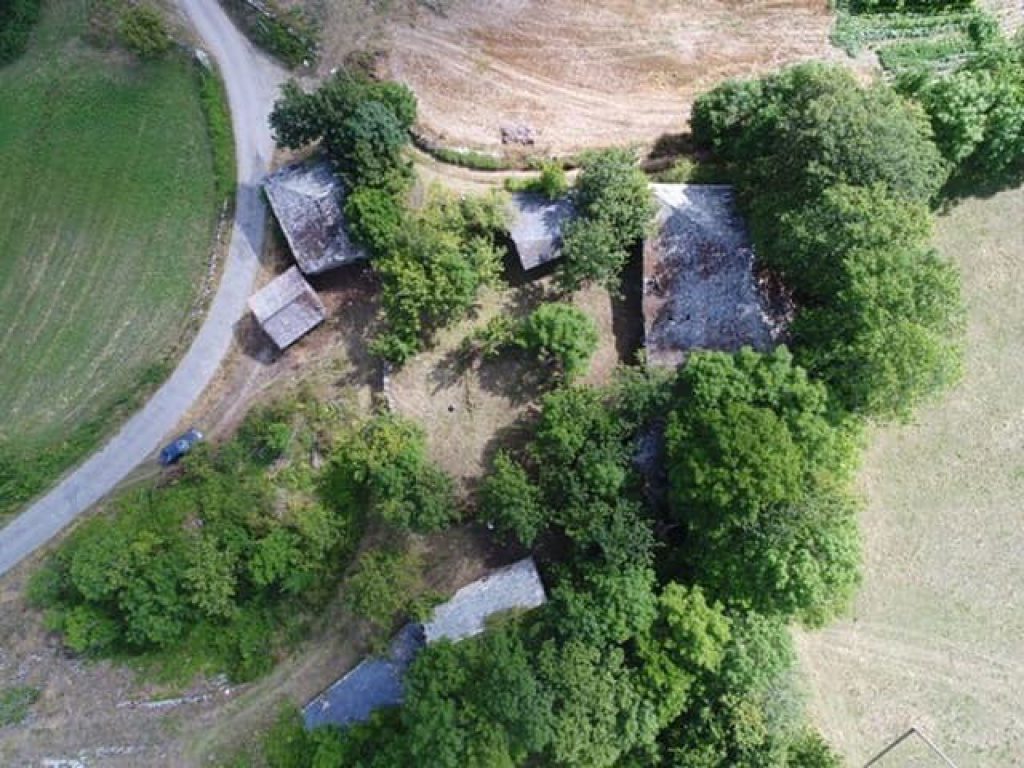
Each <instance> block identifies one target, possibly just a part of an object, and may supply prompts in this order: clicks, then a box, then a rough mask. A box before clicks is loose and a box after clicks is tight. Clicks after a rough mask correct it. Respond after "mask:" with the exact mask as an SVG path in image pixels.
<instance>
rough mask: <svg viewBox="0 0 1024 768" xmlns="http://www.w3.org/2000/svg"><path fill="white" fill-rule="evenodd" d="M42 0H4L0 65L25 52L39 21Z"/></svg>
mask: <svg viewBox="0 0 1024 768" xmlns="http://www.w3.org/2000/svg"><path fill="white" fill-rule="evenodd" d="M40 4H41V0H4V2H3V3H2V4H0V67H2V66H3V65H4V64H10V63H11V62H12V61H14V60H15V59H16V58H18V57H19V56H21V54H23V53H24V52H25V47H26V46H27V45H28V37H29V35H30V34H31V32H32V28H33V27H34V26H35V24H36V22H37V21H39V8H40Z"/></svg>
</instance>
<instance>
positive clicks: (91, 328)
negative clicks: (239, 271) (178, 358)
mask: <svg viewBox="0 0 1024 768" xmlns="http://www.w3.org/2000/svg"><path fill="white" fill-rule="evenodd" d="M88 11H89V3H88V2H86V1H85V0H55V2H52V3H48V4H47V5H46V6H45V11H44V15H43V18H42V20H41V22H40V24H39V26H38V27H37V29H36V33H35V35H34V37H33V43H32V45H31V46H30V48H29V50H28V51H27V52H26V54H25V56H23V57H22V58H21V59H20V60H18V61H17V62H15V63H14V64H12V65H10V66H8V67H5V68H3V69H0V102H2V103H3V105H4V106H3V109H2V110H0V147H2V151H0V329H2V331H0V360H3V365H2V366H0V413H3V414H4V420H3V422H2V423H0V516H2V515H4V514H9V513H11V512H13V511H14V510H15V509H17V507H18V506H19V505H21V504H22V503H24V502H25V501H27V500H28V499H30V498H31V497H33V496H34V495H35V494H37V493H39V492H40V491H42V490H44V489H45V488H46V487H47V485H48V484H50V483H52V482H53V480H54V479H55V478H56V476H57V475H59V474H60V472H62V471H63V470H65V469H66V468H67V467H69V466H70V465H72V464H74V463H75V462H76V461H77V460H79V459H80V458H81V457H82V456H83V455H85V454H87V453H88V452H89V451H91V450H93V449H94V448H95V447H96V446H97V445H98V443H99V442H100V441H101V440H102V439H103V438H104V437H105V436H106V435H107V434H108V433H109V431H110V429H111V428H112V426H113V424H114V423H115V422H116V421H118V420H119V419H121V418H123V417H124V416H125V415H127V413H129V412H130V411H131V410H132V409H133V408H134V407H135V406H136V405H137V404H138V403H139V401H140V400H141V399H142V398H143V397H144V396H145V394H146V393H147V392H148V391H150V390H152V389H153V388H154V387H155V386H156V385H157V384H158V383H159V382H160V381H161V380H162V379H163V377H164V376H165V375H166V374H167V372H168V371H169V370H170V369H171V366H172V362H171V361H172V359H173V358H174V356H175V354H176V350H177V349H178V347H179V345H180V343H181V341H182V335H183V328H184V327H185V326H186V324H187V320H188V318H189V315H190V313H191V312H192V311H193V308H194V305H195V301H196V298H197V295H198V293H199V285H200V282H201V276H202V275H203V274H204V273H205V271H206V267H207V261H208V257H209V248H210V244H211V236H212V232H213V227H214V224H215V219H216V217H215V212H216V211H217V208H218V206H217V201H218V194H219V193H218V188H217V186H216V182H215V176H214V169H213V161H212V160H211V158H212V157H213V152H212V150H211V142H210V139H209V137H208V134H207V131H206V130H205V128H204V113H203V105H202V100H201V98H200V91H199V88H198V87H197V84H196V80H195V73H194V72H193V71H192V65H191V64H190V63H188V62H187V61H186V60H185V59H184V58H181V57H177V56H171V57H169V58H167V59H164V60H159V61H147V62H139V61H136V60H133V59H129V58H127V57H126V56H125V55H124V54H121V53H116V52H110V51H102V50H98V49H96V48H94V47H92V46H90V45H89V44H87V43H86V42H85V41H84V40H83V35H85V34H86V32H87V30H88ZM221 162H222V163H223V161H221Z"/></svg>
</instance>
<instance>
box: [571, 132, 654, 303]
mask: <svg viewBox="0 0 1024 768" xmlns="http://www.w3.org/2000/svg"><path fill="white" fill-rule="evenodd" d="M574 200H575V203H576V208H577V218H576V219H574V220H573V221H572V222H570V224H569V226H568V227H567V228H566V232H565V235H564V238H563V244H562V251H561V254H562V265H561V268H560V271H559V273H558V275H557V280H558V283H559V285H560V286H561V287H562V289H563V290H566V291H574V290H578V289H579V288H581V287H583V286H584V285H586V284H588V283H597V284H600V285H604V286H605V287H607V288H609V289H610V290H617V289H618V280H619V273H620V272H621V271H622V268H623V267H624V266H625V264H626V261H627V260H628V259H629V249H630V248H631V247H632V246H633V245H634V244H635V243H636V242H637V241H639V240H640V239H641V238H642V237H643V236H644V235H645V234H646V233H647V230H648V228H649V226H650V222H651V218H652V216H653V215H654V202H653V200H652V199H651V193H650V189H649V188H648V183H647V177H646V176H645V175H644V173H643V172H642V171H641V170H640V168H639V167H638V166H637V164H636V157H635V155H634V154H633V153H632V152H630V151H628V150H621V149H611V150H605V151H602V152H594V153H591V154H589V155H587V156H585V157H584V159H583V164H582V169H581V171H580V175H579V177H578V178H577V179H576V187H575V193H574Z"/></svg>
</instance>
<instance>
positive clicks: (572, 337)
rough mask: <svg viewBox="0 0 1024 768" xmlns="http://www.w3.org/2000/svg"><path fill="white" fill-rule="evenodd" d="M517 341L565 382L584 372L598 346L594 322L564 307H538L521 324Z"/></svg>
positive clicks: (566, 306)
mask: <svg viewBox="0 0 1024 768" xmlns="http://www.w3.org/2000/svg"><path fill="white" fill-rule="evenodd" d="M517 337H518V339H517V341H518V344H519V345H520V346H521V347H523V348H524V349H527V350H529V351H530V352H532V353H533V354H535V355H537V356H538V357H539V358H540V360H541V362H542V363H546V364H549V365H552V364H553V365H554V366H555V371H556V375H558V376H559V377H560V378H562V379H564V380H566V381H571V380H572V379H574V378H575V377H576V376H577V375H579V374H580V373H583V372H584V371H585V370H586V367H587V364H588V363H589V362H590V358H591V356H592V355H593V354H594V351H595V350H596V349H597V343H598V334H597V326H596V325H595V324H594V321H593V320H591V319H590V318H589V317H588V316H587V315H586V314H585V313H584V312H582V311H580V310H579V309H577V308H576V307H573V306H570V305H568V304H543V305H541V306H540V307H538V308H537V309H536V310H534V311H533V312H532V313H531V314H530V316H529V317H527V318H526V320H524V321H523V324H522V327H521V329H520V330H519V332H518V334H517Z"/></svg>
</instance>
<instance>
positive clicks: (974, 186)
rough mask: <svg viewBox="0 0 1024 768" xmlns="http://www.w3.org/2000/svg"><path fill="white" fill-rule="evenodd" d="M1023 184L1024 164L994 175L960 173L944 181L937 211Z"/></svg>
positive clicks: (991, 195) (992, 195) (987, 196)
mask: <svg viewBox="0 0 1024 768" xmlns="http://www.w3.org/2000/svg"><path fill="white" fill-rule="evenodd" d="M1022 184H1024V164H1021V165H1020V166H1018V167H1016V168H1011V169H1010V170H1008V171H1006V172H1005V173H1001V174H998V175H996V176H987V175H983V174H981V173H977V172H975V173H970V172H968V173H961V174H957V175H956V176H954V177H952V178H951V179H950V180H949V181H947V182H946V184H945V186H944V187H943V188H942V191H941V193H940V202H939V211H940V212H943V213H945V212H948V211H949V210H950V209H952V208H953V207H954V206H956V205H958V204H959V203H962V202H964V201H965V200H969V199H971V198H979V199H984V198H989V197H994V196H995V195H998V194H999V193H1000V192H1005V191H1007V190H1010V189H1016V188H1017V187H1019V186H1021V185H1022Z"/></svg>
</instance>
